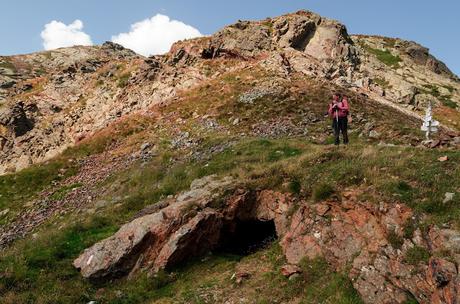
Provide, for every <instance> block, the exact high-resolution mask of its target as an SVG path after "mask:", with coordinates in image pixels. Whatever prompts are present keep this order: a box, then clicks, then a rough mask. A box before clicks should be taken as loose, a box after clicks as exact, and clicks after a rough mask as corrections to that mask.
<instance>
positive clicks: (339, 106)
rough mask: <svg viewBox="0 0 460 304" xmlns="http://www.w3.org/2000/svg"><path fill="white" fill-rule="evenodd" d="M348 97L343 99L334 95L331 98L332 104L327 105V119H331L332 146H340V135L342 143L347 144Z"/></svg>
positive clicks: (338, 95)
mask: <svg viewBox="0 0 460 304" xmlns="http://www.w3.org/2000/svg"><path fill="white" fill-rule="evenodd" d="M349 110H350V108H349V105H348V97H347V96H346V95H344V96H343V98H342V97H341V96H340V94H338V93H336V94H334V95H333V96H332V102H331V103H330V104H329V110H328V113H329V117H331V118H332V129H333V130H334V138H335V141H334V144H335V145H339V144H340V133H342V136H343V143H344V144H345V145H347V144H348V112H349Z"/></svg>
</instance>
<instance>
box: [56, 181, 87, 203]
mask: <svg viewBox="0 0 460 304" xmlns="http://www.w3.org/2000/svg"><path fill="white" fill-rule="evenodd" d="M81 186H82V184H80V183H77V184H72V185H67V186H63V187H61V188H59V189H58V190H56V191H55V192H54V193H53V194H52V195H51V196H50V199H52V200H62V199H63V198H65V197H66V195H67V194H68V193H69V192H71V191H72V190H74V189H77V188H80V187H81Z"/></svg>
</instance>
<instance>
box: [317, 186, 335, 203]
mask: <svg viewBox="0 0 460 304" xmlns="http://www.w3.org/2000/svg"><path fill="white" fill-rule="evenodd" d="M335 192H336V191H335V189H334V187H333V186H331V185H329V184H319V185H317V186H316V187H314V188H313V200H314V201H315V202H319V201H324V200H326V199H328V198H330V197H331V196H332V195H333V194H335Z"/></svg>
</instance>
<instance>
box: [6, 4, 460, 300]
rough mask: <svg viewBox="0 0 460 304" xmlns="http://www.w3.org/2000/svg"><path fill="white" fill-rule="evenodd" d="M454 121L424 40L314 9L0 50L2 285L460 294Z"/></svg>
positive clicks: (189, 292) (247, 294) (450, 83)
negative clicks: (333, 101) (341, 98)
mask: <svg viewBox="0 0 460 304" xmlns="http://www.w3.org/2000/svg"><path fill="white" fill-rule="evenodd" d="M336 91H339V92H342V93H344V94H347V95H349V96H350V99H351V107H352V112H351V113H352V114H351V116H352V118H353V122H352V123H351V125H350V136H351V139H352V145H350V146H349V147H347V148H346V149H342V148H340V149H339V148H335V147H330V146H329V144H330V143H331V129H330V122H329V119H328V118H325V117H324V113H325V111H326V110H327V102H328V101H329V99H330V97H331V94H332V93H333V92H336ZM429 102H432V103H433V105H434V112H435V118H436V119H437V120H439V121H441V122H442V127H441V128H440V132H439V133H437V134H436V135H435V138H434V139H433V140H431V141H429V142H427V141H424V139H425V138H424V134H423V133H422V132H421V131H419V129H420V125H421V115H423V113H424V109H425V107H426V106H427V104H428V103H429ZM459 123H460V80H459V78H458V77H457V76H456V75H454V74H453V73H452V72H451V71H450V70H449V69H448V67H446V65H445V64H443V63H442V62H440V61H438V60H437V59H436V58H434V57H433V56H432V55H430V54H429V51H428V50H427V49H426V48H424V47H422V46H420V45H418V44H416V43H414V42H409V41H403V40H400V39H393V38H385V37H376V36H350V35H349V34H348V33H347V30H346V27H345V26H344V25H342V24H340V23H339V22H337V21H334V20H329V19H326V18H323V17H321V16H319V15H316V14H314V13H311V12H306V11H300V12H297V13H293V14H289V15H285V16H281V17H277V18H270V19H266V20H262V21H251V22H246V21H239V22H237V23H236V24H234V25H230V26H228V27H225V28H224V29H222V30H221V31H219V32H218V33H216V34H214V35H212V36H209V37H204V38H198V39H193V40H187V41H181V42H178V43H176V44H175V45H173V47H172V48H171V51H170V52H169V53H168V54H165V55H163V56H153V57H149V58H145V57H142V56H140V55H137V54H135V53H134V52H132V51H130V50H128V49H125V48H123V47H121V46H119V45H116V44H113V43H109V42H107V43H105V44H103V45H102V46H96V47H73V48H66V49H58V50H54V51H49V52H42V53H36V54H30V55H20V56H12V57H0V153H1V154H0V155H1V156H2V157H1V158H0V174H2V176H0V225H1V226H0V294H1V295H2V301H4V302H5V303H89V302H91V301H95V302H96V303H331V302H339V303H363V302H364V303H456V302H457V301H459V300H460V294H459V293H458V290H460V285H459V282H460V281H459V280H460V279H459V277H458V264H459V263H460V260H459V254H460V247H459V244H458V239H459V238H460V232H459V230H458V229H459V228H460V227H459V224H460V221H459V209H458V203H459V202H460V200H459V196H460V188H458V185H459V184H460V167H459V166H458V162H459V161H460V152H459V147H460V133H459V130H460V125H459Z"/></svg>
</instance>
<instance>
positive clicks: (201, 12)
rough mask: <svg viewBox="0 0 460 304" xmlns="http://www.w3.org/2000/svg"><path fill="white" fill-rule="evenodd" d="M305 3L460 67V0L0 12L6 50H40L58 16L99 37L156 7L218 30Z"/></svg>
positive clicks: (139, 1)
mask: <svg viewBox="0 0 460 304" xmlns="http://www.w3.org/2000/svg"><path fill="white" fill-rule="evenodd" d="M299 9H308V10H312V11H315V12H317V13H319V14H321V15H324V16H326V17H330V18H334V19H338V20H340V21H342V22H343V23H344V24H345V25H347V27H348V31H349V32H350V33H360V34H378V35H385V36H390V37H400V38H404V39H408V40H414V41H417V42H419V43H421V44H423V45H425V46H427V47H429V48H430V50H431V52H432V54H434V55H435V56H436V57H438V58H439V59H441V60H443V61H444V62H446V63H447V65H448V66H449V67H450V68H451V69H452V70H453V71H454V72H456V74H457V75H459V74H460V59H459V57H458V54H459V53H460V51H459V50H460V24H459V21H458V14H459V13H460V1H458V0H440V1H429V0H418V1H417V0H404V1H402V0H398V1H397V0H387V1H371V0H350V1H345V0H303V1H301V0H289V1H279V0H233V1H218V0H213V1H210V0H167V1H166V0H165V1H160V0H158V1H155V0H150V1H147V0H130V1H126V0H78V1H74V0H65V1H64V0H59V1H58V0H40V1H33V0H14V1H9V3H8V4H6V3H4V4H3V9H2V10H1V12H0V37H2V43H1V44H0V54H1V55H10V54H19V53H29V52H33V51H38V50H42V49H43V45H42V43H43V41H42V38H41V37H40V33H41V31H42V30H43V28H44V26H45V24H47V23H49V22H50V21H52V20H57V21H61V22H63V23H65V24H70V23H72V22H73V21H74V20H76V19H79V20H81V21H82V22H83V23H84V32H85V33H87V34H88V35H89V36H91V40H92V42H94V43H96V44H100V43H102V42H104V41H106V40H111V39H112V36H113V35H117V34H119V33H123V32H129V31H130V26H131V24H133V23H136V22H139V21H141V20H144V19H147V18H151V17H153V16H154V15H156V14H158V13H161V14H164V15H167V16H169V17H170V18H172V19H175V20H179V21H182V22H184V23H185V24H188V25H191V26H193V27H195V28H196V29H198V30H199V31H200V32H201V33H202V34H212V33H213V32H215V31H216V30H218V29H220V28H222V27H223V26H225V25H227V24H230V23H234V22H235V21H236V20H238V19H242V20H246V19H249V20H251V19H263V18H265V17H269V16H277V15H281V14H283V13H287V12H292V11H296V10H299Z"/></svg>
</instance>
